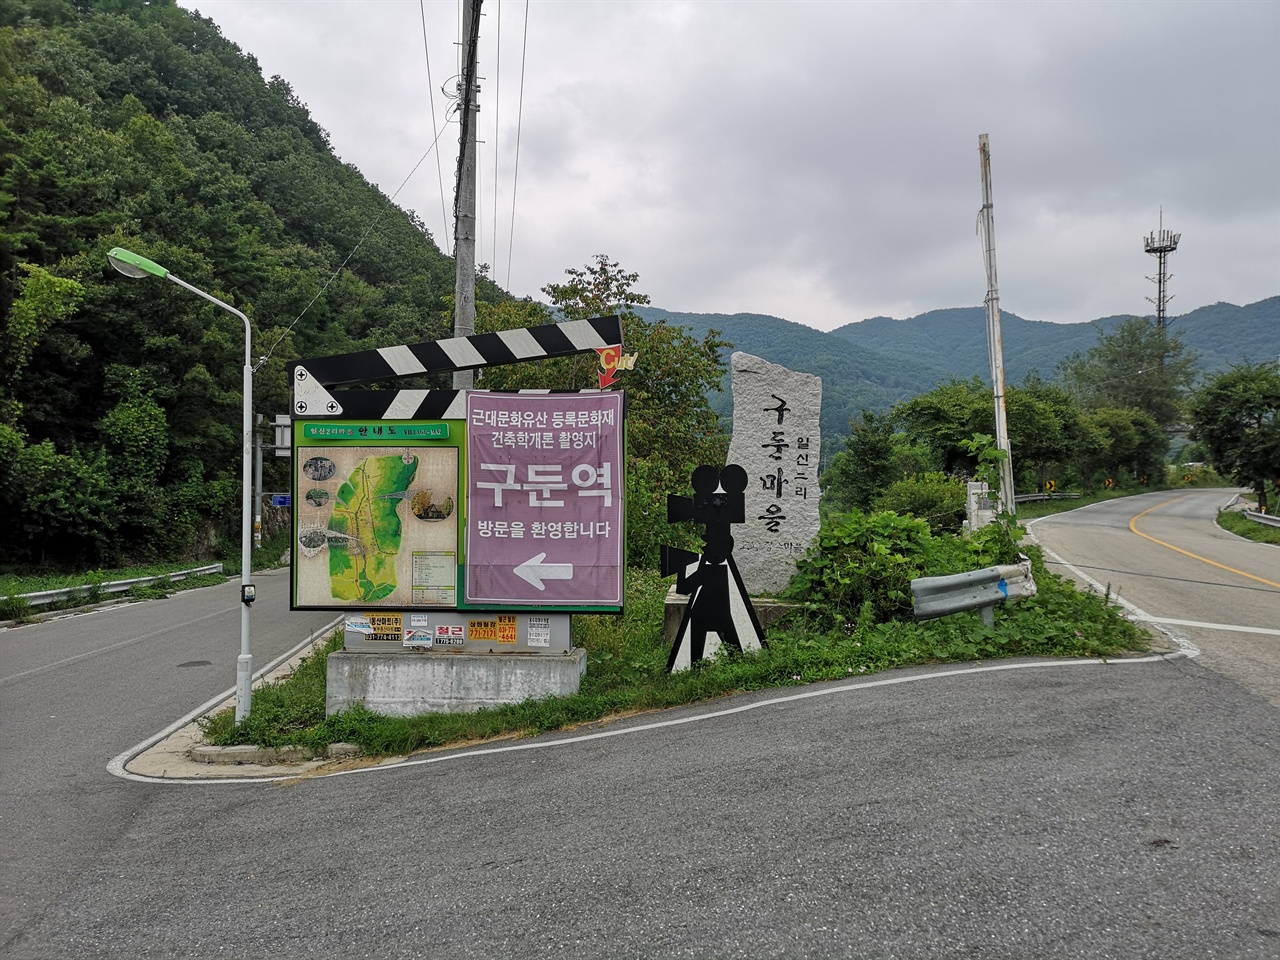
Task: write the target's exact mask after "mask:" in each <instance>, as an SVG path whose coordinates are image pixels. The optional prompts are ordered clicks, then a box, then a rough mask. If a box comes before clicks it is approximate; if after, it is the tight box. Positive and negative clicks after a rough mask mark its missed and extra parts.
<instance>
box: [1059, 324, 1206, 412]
mask: <svg viewBox="0 0 1280 960" xmlns="http://www.w3.org/2000/svg"><path fill="white" fill-rule="evenodd" d="M1197 362H1198V359H1197V356H1196V353H1195V351H1193V350H1189V349H1188V348H1187V347H1186V345H1185V344H1184V343H1183V342H1182V336H1181V335H1180V334H1178V333H1176V332H1174V333H1171V332H1169V330H1168V329H1167V328H1161V327H1158V326H1156V325H1155V324H1154V323H1152V322H1151V321H1150V320H1147V319H1144V318H1143V317H1130V318H1128V319H1127V320H1125V321H1123V322H1122V323H1121V324H1120V325H1119V326H1118V327H1116V328H1115V329H1114V330H1113V331H1111V332H1110V333H1107V332H1106V331H1103V330H1099V331H1098V342H1097V343H1096V344H1094V346H1092V347H1090V348H1089V350H1088V351H1087V352H1086V353H1084V354H1080V353H1075V354H1072V355H1071V356H1070V357H1068V358H1067V359H1066V360H1063V361H1062V363H1061V364H1060V365H1059V372H1060V374H1061V376H1062V381H1063V383H1064V385H1065V386H1066V387H1067V389H1068V390H1069V391H1070V392H1071V393H1072V394H1073V395H1074V396H1075V397H1076V399H1077V400H1078V401H1079V402H1080V403H1081V404H1083V405H1084V406H1085V407H1087V408H1089V409H1097V408H1099V407H1133V408H1134V409H1137V410H1142V411H1144V412H1146V413H1148V414H1150V415H1151V416H1152V417H1153V418H1154V419H1155V421H1156V423H1158V424H1159V425H1160V426H1161V427H1162V428H1164V429H1168V428H1169V427H1171V426H1173V425H1174V424H1176V423H1177V422H1178V421H1179V420H1180V419H1181V417H1182V413H1183V404H1184V401H1185V399H1186V396H1187V393H1188V391H1189V390H1190V389H1191V385H1192V383H1194V382H1195V379H1196V373H1197Z"/></svg>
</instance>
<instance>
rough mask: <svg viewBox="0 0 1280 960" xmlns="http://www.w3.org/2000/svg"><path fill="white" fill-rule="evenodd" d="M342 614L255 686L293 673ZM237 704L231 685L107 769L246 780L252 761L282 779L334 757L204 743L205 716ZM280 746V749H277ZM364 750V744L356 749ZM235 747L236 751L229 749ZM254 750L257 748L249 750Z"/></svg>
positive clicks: (171, 777) (134, 775)
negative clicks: (300, 756)
mask: <svg viewBox="0 0 1280 960" xmlns="http://www.w3.org/2000/svg"><path fill="white" fill-rule="evenodd" d="M340 622H341V618H339V619H337V620H334V621H333V622H332V623H329V624H327V625H326V626H324V627H322V628H321V629H319V630H317V631H316V632H315V633H313V634H312V635H311V636H309V637H308V638H307V639H305V640H303V641H302V642H301V643H300V644H298V645H297V646H296V647H294V648H293V649H292V650H289V651H288V652H287V653H285V654H284V655H282V656H281V657H279V658H277V659H276V660H275V661H273V662H271V663H268V664H267V665H266V666H265V667H263V668H262V669H261V670H260V671H258V673H257V674H255V676H254V679H253V685H254V687H258V686H260V685H261V684H263V683H270V682H272V681H275V680H279V679H282V678H283V677H286V676H288V675H289V674H291V673H293V671H294V670H295V669H296V668H297V665H298V663H299V662H300V661H301V660H302V659H303V658H304V657H307V656H310V655H311V653H312V652H313V651H314V650H315V648H316V647H317V646H318V645H319V644H321V643H324V642H325V640H327V639H328V637H329V636H330V635H331V634H332V633H333V631H334V630H336V629H337V628H338V625H339V623H340ZM234 704H235V690H234V689H232V690H227V691H226V692H224V693H222V694H219V695H218V696H217V697H215V698H214V699H213V700H210V701H209V702H207V703H205V704H202V705H201V706H199V707H196V708H195V710H193V711H192V712H191V713H189V714H187V715H186V716H185V717H182V718H181V719H179V720H177V721H175V722H174V723H172V724H170V725H169V726H168V727H165V728H164V729H163V730H161V731H160V732H159V733H157V734H155V735H154V736H152V737H150V738H149V739H147V740H144V741H143V742H142V743H140V744H137V745H136V746H134V747H131V748H130V749H128V750H126V751H125V752H124V753H122V754H120V755H119V756H118V757H116V758H114V759H113V760H112V761H111V762H110V763H109V764H107V770H108V771H109V772H110V773H113V774H115V775H116V776H118V777H123V778H125V779H127V780H140V781H144V782H165V781H169V782H173V781H200V780H207V781H217V780H219V779H231V778H234V779H237V780H244V779H245V774H246V771H245V770H244V767H245V765H252V766H253V767H254V768H255V769H254V770H253V773H252V776H254V777H261V778H263V779H268V780H271V779H275V780H278V779H282V778H287V777H290V776H297V775H300V774H304V773H307V772H309V771H311V770H314V769H315V768H316V767H319V766H321V765H322V764H325V763H331V762H333V761H332V760H331V759H329V758H318V759H305V758H297V759H295V758H294V756H293V755H292V754H291V750H296V749H301V748H290V751H286V752H285V753H283V754H281V753H279V752H276V753H275V754H274V755H273V754H268V753H266V752H265V750H264V748H259V747H254V746H247V747H214V746H211V745H209V744H206V743H205V742H204V734H203V730H202V724H203V721H205V720H207V719H208V718H209V717H211V716H213V715H214V714H216V713H219V712H221V711H223V710H226V709H228V708H229V707H231V706H233V705H234ZM334 746H335V747H342V746H346V747H352V746H353V745H351V744H347V745H339V744H334ZM272 749H275V750H277V751H278V749H279V748H272ZM356 749H358V748H356ZM197 750H200V751H201V753H200V757H201V759H199V760H196V759H195V758H194V757H195V751H197ZM227 751H231V752H227ZM248 751H254V753H253V754H248V753H247V752H248ZM348 756H352V754H350V753H342V752H341V751H340V750H339V751H338V752H335V753H334V754H333V757H334V758H337V757H348Z"/></svg>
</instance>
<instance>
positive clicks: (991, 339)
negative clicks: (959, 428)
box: [978, 133, 1018, 515]
mask: <svg viewBox="0 0 1280 960" xmlns="http://www.w3.org/2000/svg"><path fill="white" fill-rule="evenodd" d="M978 161H979V164H980V166H981V168H982V210H981V212H980V213H979V214H978V229H979V231H980V232H981V234H982V256H983V260H984V261H985V262H986V265H987V299H986V304H987V353H988V355H989V356H990V359H991V390H992V394H993V397H994V400H995V408H996V448H997V449H999V450H1003V451H1004V453H1005V456H1004V459H1003V460H1001V461H1000V509H1001V510H1002V511H1003V512H1004V513H1008V514H1010V515H1013V514H1016V513H1017V512H1018V504H1017V501H1016V500H1015V499H1014V493H1013V451H1012V449H1011V448H1010V446H1009V424H1008V422H1007V420H1006V419H1005V409H1004V346H1003V344H1002V342H1001V337H1000V288H999V285H998V284H997V283H996V223H995V218H994V216H993V214H992V202H991V144H990V143H988V142H987V135H986V134H985V133H984V134H981V135H980V136H979V137H978Z"/></svg>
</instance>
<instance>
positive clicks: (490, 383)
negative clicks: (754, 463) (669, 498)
mask: <svg viewBox="0 0 1280 960" xmlns="http://www.w3.org/2000/svg"><path fill="white" fill-rule="evenodd" d="M565 273H566V274H567V275H568V276H569V278H570V279H569V280H568V281H567V282H565V283H552V284H547V286H545V287H543V292H544V293H546V294H547V296H548V297H549V298H550V300H551V303H552V309H550V310H549V309H548V308H547V307H545V306H543V305H541V304H537V303H534V302H532V301H509V302H505V303H500V304H494V305H491V306H484V305H477V307H476V329H477V330H478V331H480V332H482V333H483V332H492V331H496V330H504V329H511V328H513V327H528V326H536V325H538V324H541V323H546V322H548V321H550V320H551V319H552V318H553V317H555V316H558V317H560V318H562V319H564V320H585V319H589V318H592V317H601V316H615V315H616V316H618V317H620V318H621V319H622V336H623V342H624V349H625V351H626V352H627V353H629V354H631V353H634V354H636V355H637V359H636V365H635V368H634V369H633V370H627V371H624V372H622V373H621V374H620V375H619V378H618V381H617V385H618V387H620V388H621V389H624V390H625V391H626V393H627V456H628V480H627V511H628V517H629V521H628V525H629V529H628V537H627V559H628V563H630V564H632V565H639V566H656V565H657V562H658V548H659V546H660V545H661V543H663V542H664V541H665V542H672V539H673V537H676V538H678V535H676V534H675V531H673V530H672V529H671V528H670V527H668V526H667V525H666V522H665V521H666V495H667V494H668V493H684V492H685V488H686V487H687V486H688V484H689V478H690V476H692V474H693V470H694V468H695V467H697V466H699V465H700V464H704V463H708V464H722V463H724V458H725V454H726V452H727V450H728V437H727V436H726V434H725V432H724V430H723V428H722V427H721V426H720V420H719V418H718V417H717V416H716V414H715V412H714V411H713V410H712V409H711V405H710V403H709V402H708V400H707V395H708V393H709V392H711V391H713V390H718V389H719V388H720V383H721V380H722V378H723V376H724V372H725V364H724V361H723V360H722V359H721V357H722V351H723V350H725V349H727V348H728V347H729V346H730V344H728V343H726V342H725V341H723V340H721V339H720V337H719V334H718V333H717V332H716V331H714V330H712V331H709V332H708V333H707V334H706V336H704V337H703V338H702V339H701V340H698V339H696V338H694V337H692V336H690V335H689V333H688V331H686V330H685V329H684V328H683V327H674V326H670V325H668V324H665V323H649V322H647V321H645V320H644V319H642V318H641V317H639V316H638V315H637V314H636V313H635V311H634V310H633V309H632V308H633V307H635V306H640V305H643V304H646V303H648V302H649V298H648V296H646V295H645V294H642V293H638V292H636V291H635V290H634V289H633V287H634V285H635V283H636V281H637V280H638V279H639V276H638V274H635V273H627V272H626V271H624V270H623V269H622V268H621V267H620V266H619V265H618V263H617V262H615V261H612V260H610V259H609V258H608V257H607V256H606V255H604V254H598V255H597V256H595V257H594V258H593V259H592V262H591V263H589V264H587V265H586V266H585V267H583V268H581V269H579V268H574V267H571V268H569V269H568V270H566V271H565ZM598 366H599V361H598V358H597V357H596V356H595V354H589V355H582V356H575V357H561V358H556V359H551V360H541V361H533V362H530V363H520V364H510V365H507V366H502V367H493V368H489V369H487V370H485V371H484V374H483V376H482V377H481V380H480V384H479V385H480V386H484V387H487V388H489V389H494V390H516V389H526V388H530V387H538V388H551V389H561V390H583V389H590V388H594V387H596V386H597V384H598V382H599V381H598V378H597V375H596V371H597V369H598Z"/></svg>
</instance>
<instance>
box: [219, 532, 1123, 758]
mask: <svg viewBox="0 0 1280 960" xmlns="http://www.w3.org/2000/svg"><path fill="white" fill-rule="evenodd" d="M1017 550H1018V546H1017V544H1016V543H1015V541H1014V539H1013V536H1012V535H1011V534H1010V533H1009V532H1008V531H1007V529H1006V528H1005V527H1003V526H1001V525H995V526H992V527H988V528H986V529H984V530H983V531H980V532H979V534H978V535H977V536H974V537H971V538H962V537H959V536H956V535H952V534H946V533H941V534H934V533H932V532H931V531H930V529H929V526H928V524H927V523H925V522H924V521H922V520H918V519H916V518H912V517H903V516H900V515H898V514H894V513H890V512H879V513H871V514H863V513H861V512H858V511H855V512H851V513H849V514H847V515H845V516H844V517H842V518H840V519H838V520H828V521H827V522H825V523H824V525H823V529H822V532H821V534H820V536H819V540H818V543H817V545H816V548H815V549H814V550H813V551H812V552H811V554H810V557H809V558H808V559H807V560H805V561H804V562H802V564H801V567H800V572H799V574H798V576H797V577H796V578H795V580H794V581H793V583H792V586H791V589H790V592H789V593H788V594H787V595H786V596H785V597H784V599H789V600H791V601H792V602H794V603H795V608H794V610H793V612H792V613H791V614H790V615H789V616H788V617H787V618H786V619H785V620H784V621H782V622H781V623H779V624H778V625H777V626H775V627H774V628H773V629H772V630H771V631H770V633H769V636H768V648H767V649H765V650H763V651H761V652H760V653H758V654H752V655H742V654H738V653H736V652H728V653H726V654H724V655H722V656H720V657H718V658H717V659H715V660H714V661H710V662H703V663H700V664H697V665H695V666H694V668H693V669H691V670H689V671H686V672H684V673H679V674H675V675H670V674H668V673H667V672H666V663H667V656H668V654H669V652H670V651H669V647H668V644H667V642H666V640H665V639H664V637H663V635H662V620H663V603H664V598H665V596H666V592H667V588H668V586H669V584H670V581H668V580H664V579H662V578H661V577H660V576H659V575H658V574H657V573H656V572H655V571H653V570H647V569H639V570H631V571H629V574H628V585H627V600H626V608H625V611H626V612H625V613H624V614H623V615H622V617H621V618H616V617H603V616H575V617H574V619H573V639H574V644H575V645H577V646H581V647H584V648H585V649H586V650H587V656H588V666H587V673H586V676H585V677H583V680H582V687H581V690H580V691H579V692H578V693H577V694H576V695H574V696H570V697H549V698H546V699H542V700H536V701H529V702H526V703H521V704H514V705H511V706H506V707H502V708H499V709H490V710H481V711H479V712H477V713H466V714H427V715H423V716H419V717H410V718H402V717H385V716H380V715H378V714H374V713H371V712H369V711H367V710H364V709H362V708H355V709H352V710H348V711H345V712H343V713H341V714H338V715H336V716H333V717H327V718H326V717H325V682H324V675H325V666H326V660H327V657H328V655H329V653H330V652H332V651H333V650H338V649H341V646H342V641H341V638H340V637H334V638H331V639H330V640H329V641H328V642H327V643H325V644H324V645H323V646H321V647H320V648H319V649H318V650H317V651H316V652H315V653H313V654H312V655H311V656H310V657H309V658H308V659H307V660H306V661H305V662H304V663H303V664H302V666H301V667H299V668H298V670H297V671H296V672H295V673H294V674H293V675H292V676H291V677H289V678H288V679H286V680H283V681H281V682H278V683H274V684H270V685H267V686H265V687H263V688H261V689H259V690H257V691H255V692H254V697H253V707H252V710H251V713H250V716H249V717H248V718H247V719H246V720H245V721H244V722H243V723H241V724H239V725H236V723H235V721H234V715H233V712H232V711H230V710H228V711H225V712H223V713H221V714H219V715H217V716H215V717H213V718H211V719H210V720H209V721H208V722H207V724H206V727H205V737H206V740H207V741H208V742H209V743H213V744H220V745H230V744H242V743H244V744H259V745H262V746H283V745H285V744H297V745H301V746H305V747H309V748H311V749H313V750H315V751H316V752H317V753H320V752H322V751H323V749H324V747H325V746H326V745H327V744H329V743H335V742H345V743H356V744H359V745H360V746H361V747H362V748H363V749H364V751H365V753H367V754H369V755H402V754H406V753H410V752H413V751H415V750H422V749H427V748H431V747H441V746H445V745H458V744H463V743H467V742H472V741H479V740H484V739H488V738H492V737H500V736H525V735H530V734H535V733H542V732H546V731H549V730H558V729H563V728H566V727H571V726H574V725H576V724H582V723H588V722H592V721H598V720H604V719H608V718H616V717H619V716H625V715H628V714H632V713H637V712H641V711H647V710H657V709H662V708H666V707H673V706H678V705H681V704H688V703H696V702H702V701H707V700H711V699H714V698H717V697H722V696H726V695H729V694H733V693H741V692H744V691H750V690H761V689H772V688H779V687H788V686H798V685H801V684H808V683H815V682H820V681H838V680H845V681H849V680H855V679H857V678H862V677H866V676H869V675H871V674H874V673H878V672H881V671H884V670H888V669H892V668H896V667H907V666H916V665H925V664H937V663H973V662H976V661H985V660H993V659H997V658H1003V657H1019V656H1070V657H1115V656H1121V655H1124V654H1125V653H1127V652H1129V651H1135V650H1142V649H1145V646H1146V639H1145V636H1144V635H1143V634H1142V633H1141V631H1139V630H1138V629H1137V628H1136V627H1135V626H1133V625H1132V624H1131V623H1129V622H1128V621H1127V620H1125V619H1124V618H1123V617H1121V616H1120V614H1119V613H1118V612H1117V610H1116V609H1115V608H1114V607H1113V606H1111V605H1110V604H1109V603H1108V601H1107V599H1106V598H1105V597H1098V596H1094V595H1091V594H1085V593H1081V592H1079V591H1078V590H1076V589H1075V587H1074V586H1073V585H1072V584H1071V583H1070V582H1068V581H1066V580H1064V579H1062V578H1061V577H1058V576H1056V575H1054V574H1051V573H1049V572H1048V571H1047V570H1046V569H1045V567H1044V564H1043V563H1042V561H1041V559H1040V556H1039V553H1038V551H1037V550H1036V549H1035V548H1033V547H1032V548H1028V549H1027V552H1028V553H1029V554H1030V556H1031V560H1032V564H1033V571H1034V575H1035V580H1036V584H1037V586H1038V591H1039V592H1038V593H1037V595H1036V596H1035V597H1033V598H1031V599H1028V600H1024V601H1020V602H1018V603H1016V604H1010V605H1008V606H997V607H996V609H995V626H994V627H991V628H989V627H986V626H984V625H983V623H982V621H981V619H980V618H979V616H978V615H977V613H962V614H956V615H953V616H951V617H946V618H943V619H941V620H936V621H930V622H926V623H916V622H915V621H913V620H912V619H911V595H910V581H911V579H912V578H913V577H917V576H929V575H938V574H946V573H956V572H960V571H962V570H967V569H976V568H978V567H983V566H989V565H991V564H994V563H1007V562H1011V561H1012V560H1015V559H1016V557H1017Z"/></svg>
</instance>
